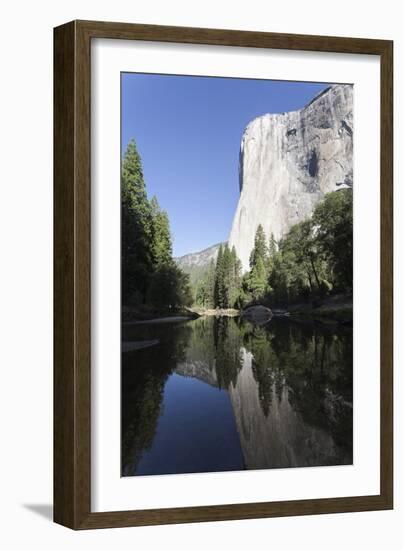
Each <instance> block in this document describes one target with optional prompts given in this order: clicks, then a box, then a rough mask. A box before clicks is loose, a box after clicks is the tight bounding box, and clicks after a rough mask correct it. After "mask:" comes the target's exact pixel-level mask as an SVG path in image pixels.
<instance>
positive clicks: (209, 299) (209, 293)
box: [205, 260, 215, 308]
mask: <svg viewBox="0 0 403 550" xmlns="http://www.w3.org/2000/svg"><path fill="white" fill-rule="evenodd" d="M214 287H215V264H214V260H211V262H210V266H209V269H208V272H207V276H206V282H205V295H206V303H205V307H208V308H214Z"/></svg>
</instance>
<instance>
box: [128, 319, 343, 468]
mask: <svg viewBox="0 0 403 550" xmlns="http://www.w3.org/2000/svg"><path fill="white" fill-rule="evenodd" d="M124 338H125V340H135V341H141V340H158V342H159V343H158V344H156V345H153V346H151V347H147V348H144V349H140V350H137V351H133V352H130V353H123V354H122V474H123V475H136V473H137V469H138V465H139V462H140V460H143V462H144V461H147V460H148V457H149V456H151V457H152V458H150V459H149V460H151V459H152V461H153V462H152V463H153V464H154V463H157V464H158V471H156V472H151V473H164V453H165V458H166V452H168V451H169V449H168V447H167V446H166V447H164V445H163V442H164V441H166V440H169V438H170V437H174V435H175V429H179V428H178V425H179V420H180V419H179V418H178V417H177V416H176V417H175V414H176V415H177V414H178V412H177V411H176V412H175V411H173V410H172V407H171V409H170V410H166V411H164V403H165V401H166V399H167V397H169V396H166V395H165V396H164V390H166V388H167V386H166V384H167V382H168V380H170V379H171V381H174V380H175V379H174V378H172V376H173V375H180V376H181V377H187V378H188V379H189V380H190V379H192V380H197V381H199V382H200V384H208V385H209V386H210V387H211V388H212V389H211V391H212V392H213V391H216V392H217V391H224V392H226V393H227V394H228V396H229V399H230V403H231V407H232V415H233V418H234V422H235V426H236V432H237V434H238V438H239V443H238V445H240V448H241V452H242V455H243V460H242V461H241V462H242V463H241V462H239V461H238V462H239V463H238V465H236V461H235V463H231V464H232V466H231V468H235V469H242V468H247V469H254V468H276V467H293V466H314V465H332V464H350V463H351V462H352V417H353V415H352V391H353V386H352V329H351V328H350V327H343V326H340V325H336V324H335V325H323V324H319V323H314V322H304V323H296V322H293V321H290V320H288V319H273V320H272V321H271V322H270V323H269V324H268V325H266V326H265V327H257V326H254V325H252V324H250V323H248V322H242V321H241V320H239V319H237V318H229V317H204V318H200V319H197V320H196V321H190V322H187V323H182V324H149V325H136V326H131V327H129V328H128V327H126V328H124ZM197 387H198V386H196V387H195V386H194V385H193V386H192V390H191V391H193V392H195V393H194V397H195V398H194V400H191V406H190V410H188V409H189V405H187V407H188V408H187V409H186V414H189V415H190V416H192V415H195V416H196V415H199V416H200V414H202V415H203V407H207V406H208V403H207V402H206V403H203V402H202V401H201V398H200V395H201V394H200V395H199V393H198V392H197ZM168 388H169V392H175V391H177V394H175V395H174V396H173V397H174V400H175V401H178V400H179V401H180V399H181V395H180V394H179V390H176V389H175V384H173V383H172V384H170V385H168ZM181 391H182V392H183V386H181ZM189 391H190V390H189ZM203 395H204V394H203ZM182 397H183V396H182ZM217 406H218V407H221V406H222V414H220V413H219V414H218V415H216V416H215V420H214V422H215V423H217V425H218V427H217V426H215V427H216V428H217V429H218V428H219V427H220V426H219V424H220V423H222V430H225V429H228V430H229V429H230V428H229V427H228V426H229V423H228V422H229V421H228V418H227V416H228V415H227V411H226V409H225V407H226V405H225V402H224V401H223V402H222V405H217ZM218 411H220V409H218ZM205 412H206V424H205V425H202V429H201V428H200V426H201V425H200V424H198V430H199V431H198V432H196V431H195V432H194V433H192V434H189V437H192V438H193V441H194V444H195V445H197V442H198V438H200V435H199V434H200V433H201V432H203V437H204V443H203V444H204V447H203V453H205V457H201V459H200V460H201V462H200V464H202V466H201V468H202V470H201V471H214V469H217V470H220V469H222V468H223V467H224V465H225V464H227V462H226V461H225V460H224V459H226V457H225V456H224V455H223V452H221V454H220V453H217V452H216V449H217V443H218V442H217V441H216V440H214V437H215V438H217V437H219V436H218V435H217V430H215V431H214V430H212V428H211V418H210V419H209V420H208V422H207V417H208V415H207V413H208V411H205ZM182 414H183V412H182ZM164 415H165V422H164V423H163V424H162V423H161V418H162V417H164ZM158 426H160V427H159V428H158ZM162 426H164V428H162ZM162 429H163V430H165V433H160V432H161V430H162ZM209 431H211V432H212V440H211V442H209V441H208V439H207V447H208V450H207V451H206V437H208V433H209ZM157 432H158V433H157ZM156 434H157V435H156ZM206 434H207V435H206ZM158 438H159V439H158ZM231 441H232V440H231ZM156 442H157V443H158V444H157V443H156ZM231 445H232V446H233V448H231ZM231 445H229V447H228V449H227V450H226V451H225V452H227V453H228V454H230V453H234V455H235V454H236V453H237V452H238V450H237V449H236V448H235V447H236V445H235V443H233V444H231ZM210 447H211V449H210ZM169 452H170V451H169ZM175 452H176V453H177V454H178V456H179V455H180V453H181V448H176V449H175ZM156 453H159V454H160V455H161V456H160V457H159V456H157V457H156V456H155V455H156ZM182 458H183V457H182ZM204 458H205V463H203V460H204ZM223 460H224V462H223ZM181 464H182V466H181V467H183V461H182V462H181ZM198 464H199V462H198ZM178 467H179V466H178ZM210 467H211V470H209V468H210ZM169 471H172V470H169ZM175 471H176V470H175ZM186 471H193V470H192V469H191V465H189V468H188V465H187V466H186ZM177 473H180V470H178V471H177Z"/></svg>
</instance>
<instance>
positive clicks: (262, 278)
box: [249, 256, 267, 300]
mask: <svg viewBox="0 0 403 550" xmlns="http://www.w3.org/2000/svg"><path fill="white" fill-rule="evenodd" d="M249 286H250V291H251V293H252V296H253V298H254V300H259V299H260V298H262V297H263V296H264V294H265V292H266V288H267V271H266V266H265V265H264V262H263V258H262V257H260V256H259V257H258V258H257V261H256V264H255V265H254V266H253V268H252V270H251V272H250V277H249Z"/></svg>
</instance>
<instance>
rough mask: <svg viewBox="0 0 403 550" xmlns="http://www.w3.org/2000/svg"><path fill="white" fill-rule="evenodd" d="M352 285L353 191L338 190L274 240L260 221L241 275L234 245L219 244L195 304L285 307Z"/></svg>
mask: <svg viewBox="0 0 403 550" xmlns="http://www.w3.org/2000/svg"><path fill="white" fill-rule="evenodd" d="M352 287H353V196H352V190H351V189H340V190H337V191H334V192H332V193H329V194H327V195H326V196H325V197H324V199H323V201H322V202H321V203H319V204H318V205H317V206H316V207H315V209H314V212H313V215H312V218H311V219H309V220H305V221H303V222H300V223H298V224H295V225H294V226H293V227H292V228H291V229H290V230H289V232H288V233H287V234H286V235H285V236H284V238H282V239H280V240H278V241H276V240H275V239H274V237H273V235H271V236H270V238H269V240H268V241H267V238H266V235H265V233H264V230H263V227H262V225H260V224H259V225H258V227H257V230H256V234H255V240H254V247H253V250H252V252H251V254H250V259H249V271H248V272H247V273H245V274H244V275H243V276H242V274H241V263H240V261H239V259H238V258H237V255H236V251H235V248H232V249H231V250H230V249H229V247H228V245H225V246H224V247H223V246H220V248H219V251H218V257H217V261H216V262H214V261H212V262H211V264H210V266H209V270H208V273H207V275H206V276H205V277H204V278H203V279H202V280H201V281H200V282H199V283H198V286H197V289H196V303H197V304H198V305H200V306H202V307H207V308H228V307H235V308H239V309H240V308H242V307H246V306H247V305H252V304H257V303H263V304H266V305H268V306H287V305H289V304H292V303H296V302H299V301H302V302H308V301H315V300H317V299H321V298H323V297H324V296H326V295H328V294H331V293H336V292H338V293H351V292H352Z"/></svg>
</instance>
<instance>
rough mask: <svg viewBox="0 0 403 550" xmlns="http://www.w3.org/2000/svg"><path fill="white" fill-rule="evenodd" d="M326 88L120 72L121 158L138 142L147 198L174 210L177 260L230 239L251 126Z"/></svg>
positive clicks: (170, 211)
mask: <svg viewBox="0 0 403 550" xmlns="http://www.w3.org/2000/svg"><path fill="white" fill-rule="evenodd" d="M327 86H328V84H323V83H305V82H285V81H270V80H246V79H238V78H236V79H235V78H212V77H192V76H172V75H151V74H150V75H148V74H136V73H123V74H122V153H124V151H125V149H126V146H127V143H128V142H129V141H130V139H132V138H134V139H135V140H136V143H137V148H138V151H139V153H140V156H141V159H142V162H143V170H144V177H145V182H146V186H147V192H148V195H149V197H151V196H152V195H156V196H157V198H158V201H159V203H160V205H161V207H162V208H163V209H165V210H166V211H167V212H168V215H169V220H170V224H171V233H172V238H173V250H174V255H175V256H182V255H183V254H187V253H189V252H196V251H199V250H202V249H204V248H207V247H208V246H211V245H213V244H216V243H218V242H221V241H225V240H227V238H228V235H229V232H230V229H231V223H232V218H233V216H234V213H235V209H236V205H237V201H238V197H239V178H238V159H239V146H240V141H241V136H242V132H243V130H244V128H245V126H246V125H247V124H248V122H250V121H251V120H252V119H253V118H255V117H257V116H259V115H263V114H265V113H280V112H285V111H293V110H295V109H300V108H301V107H303V106H304V105H306V103H307V102H308V101H310V100H311V99H312V98H313V97H314V96H315V95H316V94H318V93H319V92H320V91H322V90H323V89H325V88H326V87H327Z"/></svg>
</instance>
